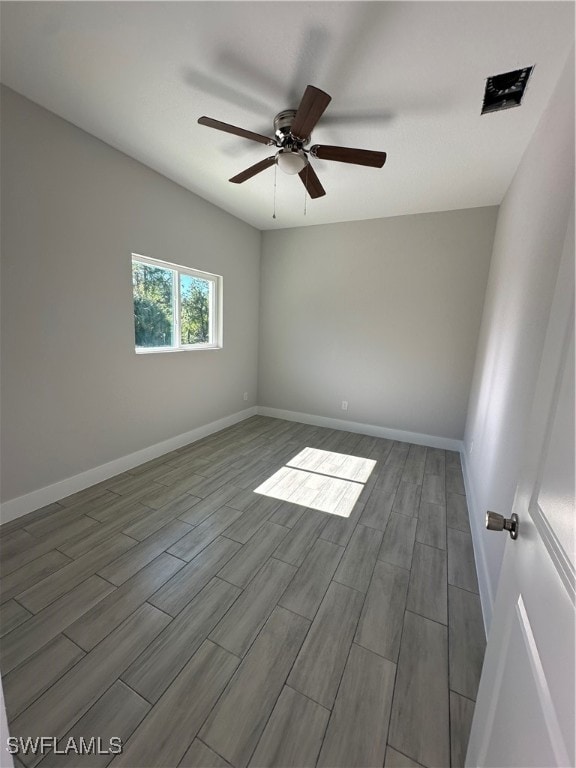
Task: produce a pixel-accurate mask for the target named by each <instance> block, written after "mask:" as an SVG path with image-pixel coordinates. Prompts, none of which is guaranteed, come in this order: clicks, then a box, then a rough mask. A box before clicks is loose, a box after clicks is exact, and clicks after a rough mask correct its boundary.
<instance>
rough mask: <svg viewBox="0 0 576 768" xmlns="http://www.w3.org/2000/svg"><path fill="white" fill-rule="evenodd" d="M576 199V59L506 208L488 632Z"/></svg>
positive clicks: (473, 432)
mask: <svg viewBox="0 0 576 768" xmlns="http://www.w3.org/2000/svg"><path fill="white" fill-rule="evenodd" d="M573 195H574V57H573V54H572V55H571V58H570V60H569V61H568V63H567V66H566V69H565V71H564V74H563V75H562V78H561V80H560V82H559V83H558V86H557V88H556V91H555V93H554V95H553V97H552V99H551V101H550V103H549V105H548V107H547V110H546V112H545V113H544V115H543V117H542V120H541V122H540V124H539V126H538V129H537V130H536V132H535V134H534V137H533V138H532V140H531V142H530V144H529V146H528V148H527V150H526V153H525V154H524V157H523V158H522V161H521V164H520V166H519V168H518V171H517V172H516V175H515V177H514V179H513V181H512V184H511V186H510V188H509V189H508V192H507V193H506V196H505V198H504V201H503V202H502V205H501V206H500V210H499V215H498V224H497V228H496V236H495V240H494V253H493V257H492V265H491V269H490V277H489V281H488V287H487V292H486V304H485V308H484V315H483V319H482V330H481V333H480V339H479V343H478V354H477V359H476V366H475V372H474V379H473V384H472V389H471V394H470V406H469V410H468V419H467V424H466V434H465V457H466V466H467V475H468V481H469V488H468V491H469V500H468V501H469V506H470V508H471V512H472V516H473V519H472V523H473V534H474V536H475V551H476V559H477V564H478V566H479V570H480V576H481V584H480V586H481V591H482V604H483V608H484V615H485V621H486V623H487V625H489V624H490V620H491V613H492V604H493V601H494V598H495V593H496V587H497V584H498V577H499V574H500V566H501V562H502V555H503V551H504V546H505V543H506V540H505V537H503V536H495V535H494V534H490V533H488V532H487V531H486V530H485V528H484V516H485V514H486V510H488V509H491V510H494V511H496V512H500V513H501V514H504V515H507V516H508V515H509V513H510V512H511V510H512V503H513V500H514V494H515V490H516V485H517V481H518V475H519V469H520V464H521V460H522V446H523V441H524V436H525V429H526V426H527V421H528V417H529V413H530V408H531V404H532V398H533V394H534V389H535V385H536V378H537V375H538V370H539V366H540V359H541V356H542V348H543V343H544V336H545V333H546V328H547V322H548V316H549V312H550V305H551V300H552V295H553V290H554V285H555V283H556V276H557V271H558V264H559V260H560V255H561V252H562V247H563V244H564V240H565V236H566V228H567V226H568V220H569V213H570V211H571V210H572V209H573V206H574V197H573ZM482 576H483V577H484V579H482Z"/></svg>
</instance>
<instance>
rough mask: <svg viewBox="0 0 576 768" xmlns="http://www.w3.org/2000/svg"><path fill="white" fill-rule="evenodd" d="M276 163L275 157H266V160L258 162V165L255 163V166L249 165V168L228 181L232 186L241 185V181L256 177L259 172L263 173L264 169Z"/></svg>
mask: <svg viewBox="0 0 576 768" xmlns="http://www.w3.org/2000/svg"><path fill="white" fill-rule="evenodd" d="M275 162H276V155H272V157H267V158H266V160H260V162H259V163H256V165H251V166H250V168H246V170H245V171H242V173H239V174H237V175H236V176H232V178H231V179H229V181H231V182H232V183H233V184H242V182H243V181H246V180H247V179H251V178H252V176H256V174H257V173H260V172H261V171H265V170H266V168H270V166H271V165H274V163H275Z"/></svg>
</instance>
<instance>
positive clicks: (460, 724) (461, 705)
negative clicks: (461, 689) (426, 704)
mask: <svg viewBox="0 0 576 768" xmlns="http://www.w3.org/2000/svg"><path fill="white" fill-rule="evenodd" d="M473 716H474V702H473V701H470V699H466V698H464V696H460V695H459V694H458V693H454V691H450V760H451V763H450V764H451V766H452V768H464V764H465V761H466V751H467V749H468V738H469V736H470V727H471V725H472V717H473Z"/></svg>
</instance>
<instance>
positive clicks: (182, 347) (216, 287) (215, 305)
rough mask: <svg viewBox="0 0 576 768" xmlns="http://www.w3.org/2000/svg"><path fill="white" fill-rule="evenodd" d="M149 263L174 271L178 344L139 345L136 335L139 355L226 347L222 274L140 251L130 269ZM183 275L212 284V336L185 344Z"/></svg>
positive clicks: (210, 296)
mask: <svg viewBox="0 0 576 768" xmlns="http://www.w3.org/2000/svg"><path fill="white" fill-rule="evenodd" d="M134 263H137V264H148V265H150V266H151V267H160V268H161V269H170V270H171V271H172V272H173V286H172V296H173V304H172V307H173V312H174V324H173V339H174V342H175V343H174V344H173V345H172V346H169V347H137V346H136V338H134V349H135V351H136V354H137V355H147V354H155V353H158V352H194V351H198V350H202V349H222V346H223V333H222V331H223V327H222V282H223V280H222V275H215V274H213V273H212V272H203V271H201V270H199V269H192V268H191V267H184V266H182V265H181V264H172V263H171V262H169V261H162V260H161V259H152V258H150V257H149V256H142V255H141V254H139V253H133V254H132V260H131V263H130V270H132V265H133V264H134ZM180 275H190V276H191V277H199V278H201V279H202V280H206V281H207V282H208V283H209V284H210V294H209V300H208V301H209V304H208V306H209V338H210V341H209V342H208V343H206V344H182V343H181V336H180V325H181V320H180V307H181V298H180ZM132 304H134V291H132Z"/></svg>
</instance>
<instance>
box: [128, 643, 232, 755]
mask: <svg viewBox="0 0 576 768" xmlns="http://www.w3.org/2000/svg"><path fill="white" fill-rule="evenodd" d="M238 663H239V660H238V659H237V658H236V656H233V655H232V654H231V653H228V652H227V651H225V650H224V649H223V648H219V647H218V646H217V645H214V643H211V642H210V641H209V640H206V641H205V642H204V643H203V644H202V645H201V646H200V648H199V649H198V650H197V652H196V653H195V654H194V655H193V656H192V658H191V659H190V661H188V663H187V664H185V666H184V667H183V669H182V670H181V672H180V674H179V675H178V677H177V678H176V680H175V681H174V682H173V683H172V685H170V687H169V688H168V690H167V691H166V692H165V693H164V695H163V696H162V697H161V698H160V699H159V700H158V702H157V703H156V704H155V705H154V706H153V707H152V709H151V710H150V712H149V713H148V714H147V715H146V717H145V718H144V720H143V721H142V722H141V723H140V725H139V726H138V728H137V729H136V731H135V732H134V734H133V735H132V737H131V738H130V739H129V740H128V743H127V744H126V747H125V749H124V752H123V754H122V755H120V756H119V757H118V758H116V759H115V760H114V763H113V764H114V766H115V768H116V767H118V768H120V766H146V768H152V766H176V765H178V763H179V761H180V759H181V758H182V757H183V756H184V754H185V752H186V751H187V749H188V747H189V746H190V744H191V743H192V741H193V739H194V738H195V736H196V734H197V733H198V731H199V730H200V726H201V725H202V723H203V722H204V720H205V719H206V717H207V715H208V713H209V712H210V710H211V709H212V707H213V706H214V704H215V703H216V701H217V700H218V697H219V696H220V694H221V693H222V691H223V690H224V688H225V687H226V685H227V683H228V681H229V680H230V678H231V677H232V675H233V673H234V671H235V669H236V667H237V666H238Z"/></svg>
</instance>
